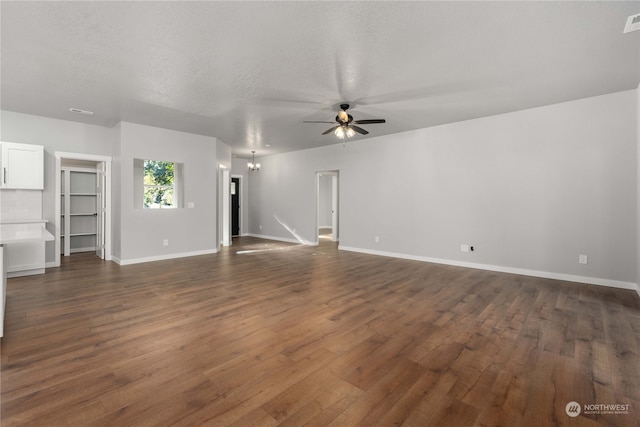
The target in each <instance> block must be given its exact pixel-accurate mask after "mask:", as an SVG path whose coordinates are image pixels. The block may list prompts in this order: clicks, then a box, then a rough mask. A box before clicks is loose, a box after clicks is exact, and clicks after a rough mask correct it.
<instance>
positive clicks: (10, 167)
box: [0, 142, 44, 190]
mask: <svg viewBox="0 0 640 427" xmlns="http://www.w3.org/2000/svg"><path fill="white" fill-rule="evenodd" d="M0 145H1V146H2V150H0V153H1V157H0V163H1V164H2V177H1V179H0V188H11V189H24V190H43V189H44V147H43V146H42V145H31V144H17V143H15V142H1V143H0Z"/></svg>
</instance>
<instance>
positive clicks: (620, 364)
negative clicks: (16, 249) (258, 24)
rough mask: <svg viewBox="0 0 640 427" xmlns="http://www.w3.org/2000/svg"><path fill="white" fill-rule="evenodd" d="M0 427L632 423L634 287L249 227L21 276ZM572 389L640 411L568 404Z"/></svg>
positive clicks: (639, 390) (638, 365)
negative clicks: (246, 231)
mask: <svg viewBox="0 0 640 427" xmlns="http://www.w3.org/2000/svg"><path fill="white" fill-rule="evenodd" d="M0 344H1V353H2V354H1V357H0V360H1V371H0V387H1V394H0V398H1V399H2V401H1V405H0V410H1V417H0V421H1V422H0V424H1V425H2V426H3V427H10V426H35V427H39V426H46V427H52V426H53V427H56V426H81V427H85V426H94V427H100V426H109V427H119V426H123V427H124V426H127V427H128V426H133V425H140V426H147V425H148V426H242V427H244V426H294V427H298V426H340V427H342V426H347V427H350V426H363V427H364V426H400V425H401V426H420V427H424V426H427V427H428V426H452V427H456V426H486V427H495V426H505V427H508V426H536V427H540V426H542V427H544V426H569V427H573V426H588V427H598V426H600V427H602V426H624V427H626V426H636V427H638V425H639V423H638V420H639V419H640V298H638V296H637V295H636V294H635V293H634V292H632V291H627V290H621V289H611V288H604V287H598V286H592V285H585V284H577V283H567V282H562V281H556V280H548V279H539V278H532V277H525V276H517V275H511V274H501V273H496V272H490V271H481V270H473V269H465V268H459V267H453V266H445V265H436V264H429V263H422V262H417V261H408V260H401V259H393V258H385V257H378V256H373V255H365V254H358V253H353V252H342V251H338V250H337V247H336V245H335V243H332V242H328V241H322V243H321V244H320V245H319V246H317V247H309V246H302V245H294V244H289V243H282V242H274V241H268V240H261V239H255V238H249V237H243V238H240V239H236V240H234V244H233V246H231V247H228V248H223V249H222V250H221V252H220V253H218V254H214V255H206V256H197V257H191V258H182V259H177V260H168V261H158V262H153V263H146V264H138V265H130V266H118V265H117V264H114V263H112V262H104V261H101V260H99V259H97V258H96V257H95V256H93V255H92V254H75V255H73V256H71V257H64V258H63V260H62V266H61V267H60V268H55V269H48V270H47V273H46V274H45V275H40V276H31V277H22V278H14V279H10V280H9V281H8V301H7V312H6V319H5V336H4V338H2V341H1V342H0ZM571 401H576V402H579V403H580V404H581V405H585V404H625V405H626V404H628V405H629V411H628V412H627V413H623V414H611V413H608V414H607V413H600V414H593V413H592V414H584V413H583V414H580V415H579V416H578V417H575V418H572V417H569V416H568V415H567V414H566V412H565V406H566V404H567V403H569V402H571Z"/></svg>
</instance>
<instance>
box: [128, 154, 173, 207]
mask: <svg viewBox="0 0 640 427" xmlns="http://www.w3.org/2000/svg"><path fill="white" fill-rule="evenodd" d="M181 175H182V164H181V163H175V162H165V161H159V160H142V159H134V176H135V182H136V183H137V184H136V188H138V189H139V190H138V191H134V193H135V197H136V200H134V204H135V206H136V207H142V208H144V209H167V208H179V207H182V203H181V191H180V189H181ZM140 184H142V185H140Z"/></svg>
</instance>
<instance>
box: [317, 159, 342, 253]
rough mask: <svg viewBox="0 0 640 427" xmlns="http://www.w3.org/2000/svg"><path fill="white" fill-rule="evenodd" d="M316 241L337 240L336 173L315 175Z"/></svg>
mask: <svg viewBox="0 0 640 427" xmlns="http://www.w3.org/2000/svg"><path fill="white" fill-rule="evenodd" d="M316 181H317V182H316V183H317V185H316V205H317V207H318V212H317V222H316V224H317V233H318V234H317V241H318V242H320V240H321V239H322V240H331V241H332V242H337V241H338V240H339V236H340V234H339V229H338V218H339V215H338V187H339V185H338V182H339V174H338V171H322V172H317V173H316Z"/></svg>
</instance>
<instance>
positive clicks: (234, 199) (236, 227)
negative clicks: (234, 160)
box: [231, 178, 240, 236]
mask: <svg viewBox="0 0 640 427" xmlns="http://www.w3.org/2000/svg"><path fill="white" fill-rule="evenodd" d="M231 235H232V236H239V235H240V178H231Z"/></svg>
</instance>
